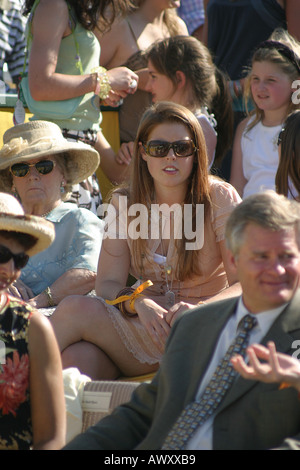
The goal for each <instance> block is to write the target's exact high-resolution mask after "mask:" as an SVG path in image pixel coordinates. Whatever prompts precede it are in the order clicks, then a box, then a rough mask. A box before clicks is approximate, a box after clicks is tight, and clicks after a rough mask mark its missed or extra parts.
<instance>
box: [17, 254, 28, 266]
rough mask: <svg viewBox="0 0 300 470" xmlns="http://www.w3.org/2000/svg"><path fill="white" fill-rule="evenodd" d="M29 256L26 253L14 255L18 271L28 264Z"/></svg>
mask: <svg viewBox="0 0 300 470" xmlns="http://www.w3.org/2000/svg"><path fill="white" fill-rule="evenodd" d="M28 260H29V256H28V255H26V253H19V254H18V255H14V263H15V267H16V269H22V268H24V267H25V266H26V264H27V263H28Z"/></svg>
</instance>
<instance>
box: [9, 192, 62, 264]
mask: <svg viewBox="0 0 300 470" xmlns="http://www.w3.org/2000/svg"><path fill="white" fill-rule="evenodd" d="M0 230H7V231H9V232H11V231H12V232H19V233H26V234H28V235H32V236H33V237H35V238H36V239H37V241H36V243H35V245H34V246H33V247H31V248H30V249H29V250H27V254H28V255H29V256H33V255H36V254H37V253H39V252H40V251H43V250H45V249H46V248H48V246H50V245H51V243H52V242H53V241H54V238H55V229H54V224H52V222H49V221H48V220H46V219H43V218H42V217H38V216H35V215H25V213H24V210H23V208H22V206H21V204H20V203H19V201H17V199H16V198H15V197H14V196H12V195H11V194H7V193H0Z"/></svg>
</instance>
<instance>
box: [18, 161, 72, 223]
mask: <svg viewBox="0 0 300 470" xmlns="http://www.w3.org/2000/svg"><path fill="white" fill-rule="evenodd" d="M42 160H53V161H55V158H54V157H53V156H51V155H48V156H47V157H43V158H35V159H32V160H29V161H27V162H26V163H29V164H34V163H37V162H39V161H42ZM63 181H64V176H63V174H62V171H61V169H60V167H59V165H58V164H57V163H56V165H55V166H54V168H53V170H52V171H51V173H49V174H47V175H41V174H40V173H39V172H38V171H37V169H36V168H35V167H30V170H29V172H28V173H27V175H26V176H24V177H22V178H20V177H16V176H13V186H14V187H15V189H16V190H17V193H18V194H19V196H20V199H21V201H22V205H23V207H24V210H25V212H27V213H29V214H34V215H42V214H44V213H46V212H48V211H49V210H51V209H54V207H56V206H57V205H58V204H59V203H60V202H61V192H60V187H61V184H62V182H63Z"/></svg>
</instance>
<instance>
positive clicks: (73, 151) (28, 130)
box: [0, 121, 100, 184]
mask: <svg viewBox="0 0 300 470" xmlns="http://www.w3.org/2000/svg"><path fill="white" fill-rule="evenodd" d="M3 143H4V145H3V147H2V149H1V150H0V170H4V169H7V168H9V167H10V166H11V165H13V164H14V163H21V162H26V161H29V160H32V159H36V158H41V157H46V156H51V155H55V156H56V157H58V156H59V155H60V154H64V153H67V154H68V156H69V157H70V159H71V160H72V165H70V168H69V173H68V175H65V176H66V178H67V180H68V183H70V184H76V183H80V182H81V181H84V180H85V179H87V178H88V177H89V176H91V175H92V174H93V173H94V172H95V171H96V170H97V168H98V166H99V163H100V156H99V153H98V152H97V151H96V150H95V149H94V148H93V147H91V146H90V145H88V144H84V143H82V142H69V141H68V140H66V139H65V138H64V137H63V135H62V133H61V130H60V128H59V127H58V126H57V125H56V124H54V123H51V122H47V121H32V122H28V123H25V124H19V125H17V126H14V127H12V128H10V129H8V130H7V131H6V132H5V134H4V136H3Z"/></svg>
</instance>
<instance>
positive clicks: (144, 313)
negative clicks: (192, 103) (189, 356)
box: [51, 102, 240, 379]
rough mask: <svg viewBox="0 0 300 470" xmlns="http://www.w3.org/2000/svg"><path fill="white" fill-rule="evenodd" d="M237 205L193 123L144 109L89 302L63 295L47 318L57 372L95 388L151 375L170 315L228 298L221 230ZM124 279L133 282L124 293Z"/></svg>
mask: <svg viewBox="0 0 300 470" xmlns="http://www.w3.org/2000/svg"><path fill="white" fill-rule="evenodd" d="M239 202H240V198H239V196H238V194H237V192H236V191H235V189H234V188H233V187H232V186H231V185H230V184H228V183H226V182H224V181H221V180H219V179H216V178H214V177H212V176H209V174H208V169H207V153H206V145H205V139H204V136H203V132H202V130H201V127H200V124H199V122H198V120H197V118H196V117H195V116H194V114H193V113H192V112H191V111H189V110H188V109H186V108H184V107H183V106H181V105H176V104H174V103H165V102H161V103H158V104H157V105H156V106H154V107H153V108H152V107H151V108H149V110H147V111H146V112H145V114H144V115H143V118H142V121H141V123H140V127H139V130H138V134H137V139H136V142H135V150H134V157H133V164H132V174H131V178H130V185H129V187H128V188H123V189H121V188H120V189H118V190H116V192H115V193H114V194H113V197H112V202H111V206H109V207H108V217H107V233H106V237H105V238H104V241H103V246H102V249H101V254H100V258H99V265H98V266H99V268H98V273H97V280H96V293H97V295H98V296H99V297H98V298H92V297H89V298H88V297H86V298H84V297H80V296H71V297H69V298H67V299H65V300H64V301H63V302H61V303H60V305H59V306H58V307H57V309H56V310H55V312H54V314H53V316H52V317H51V322H52V325H53V327H54V330H55V333H56V336H57V339H58V343H59V346H60V349H61V351H62V359H63V364H64V367H66V366H71V365H73V366H76V367H78V368H79V369H80V370H81V371H82V372H83V373H86V374H87V375H89V376H90V377H93V378H95V379H96V378H98V379H100V378H102V379H109V378H110V379H112V378H113V379H115V378H117V377H118V376H119V375H125V376H132V375H139V374H146V373H149V372H153V371H155V370H157V368H158V366H159V362H160V360H161V357H162V353H163V350H164V345H165V341H166V339H167V337H168V334H169V332H170V328H171V327H172V325H173V324H174V321H175V319H176V317H177V316H178V314H179V313H181V312H182V311H185V310H186V309H188V308H192V307H193V306H194V305H195V304H197V303H198V302H200V303H201V302H211V301H213V300H218V299H221V298H225V297H229V296H233V295H238V293H239V292H240V287H239V284H236V283H235V277H234V275H233V274H232V272H230V269H229V268H228V262H227V250H226V246H225V240H224V230H225V223H226V220H227V217H228V216H229V214H230V212H231V210H232V209H233V208H234V206H235V205H236V204H238V203H239ZM158 207H159V208H161V210H162V213H161V214H160V211H158ZM202 208H204V211H203V216H204V219H201V216H200V217H199V213H198V210H200V212H201V209H202ZM110 211H111V212H110ZM137 211H138V212H137ZM169 211H170V212H169ZM173 211H174V212H173ZM189 211H190V212H189ZM191 221H192V222H193V226H192V230H194V234H193V235H190V234H189V233H188V230H187V229H188V228H190V229H191ZM148 224H149V225H148ZM195 227H196V229H195ZM143 230H146V231H144V232H143ZM201 234H202V235H203V239H202V238H201V240H199V239H198V236H199V237H201ZM202 241H203V246H202ZM189 242H196V244H194V245H193V246H190V245H188V243H189ZM197 243H198V244H197ZM129 274H131V275H132V276H133V277H134V278H135V279H136V280H137V281H136V283H135V285H133V286H132V287H127V285H128V283H127V280H128V275H129ZM147 281H151V282H147ZM145 283H146V284H145ZM146 287H147V288H146ZM136 288H138V291H136V290H135V289H136ZM139 291H141V292H139ZM133 293H134V295H133ZM123 295H125V297H123ZM86 342H89V346H88V345H87V343H86ZM74 343H76V344H74ZM91 343H92V345H94V346H93V350H92V351H91V349H92V347H91V346H90V344H91ZM70 345H72V346H70ZM95 346H97V347H98V349H96V348H95ZM88 352H89V353H90V355H89V354H88ZM92 354H94V356H92ZM93 357H94V358H95V360H92V358H93Z"/></svg>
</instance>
